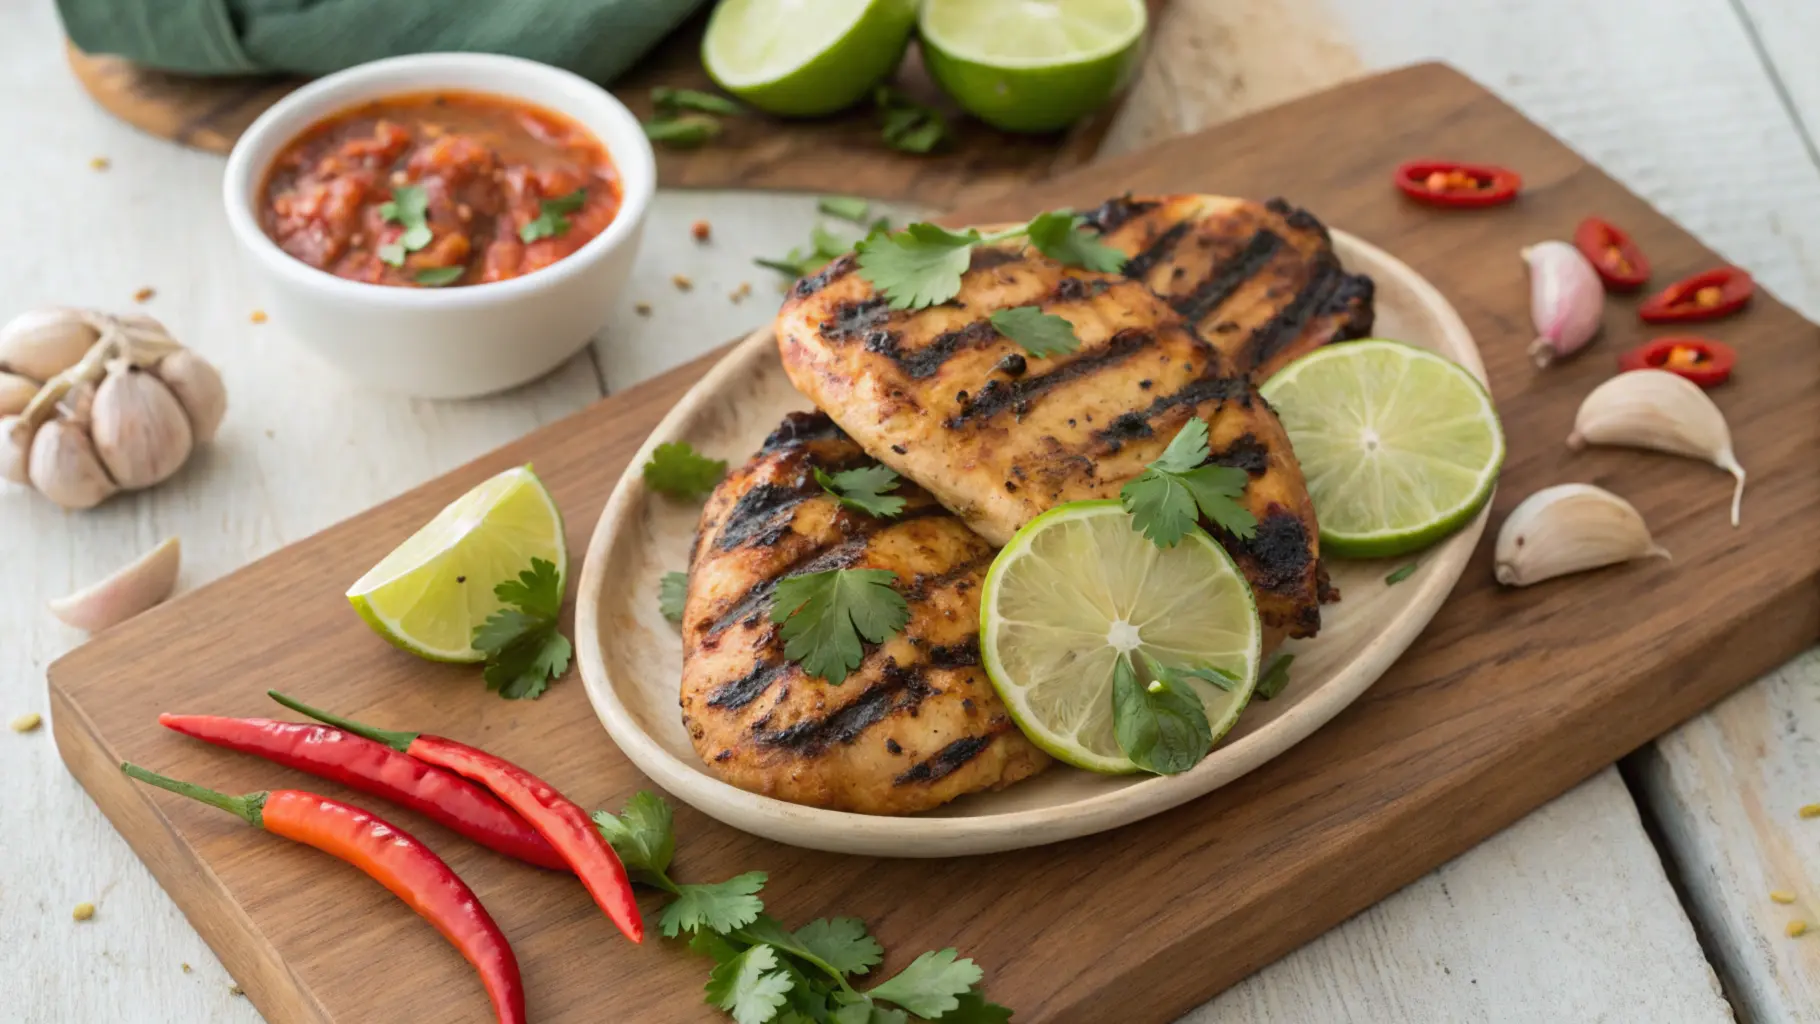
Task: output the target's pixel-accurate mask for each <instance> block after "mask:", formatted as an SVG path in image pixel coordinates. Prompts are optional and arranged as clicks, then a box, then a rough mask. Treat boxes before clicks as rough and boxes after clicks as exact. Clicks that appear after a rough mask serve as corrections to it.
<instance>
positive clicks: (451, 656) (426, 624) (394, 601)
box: [348, 466, 569, 661]
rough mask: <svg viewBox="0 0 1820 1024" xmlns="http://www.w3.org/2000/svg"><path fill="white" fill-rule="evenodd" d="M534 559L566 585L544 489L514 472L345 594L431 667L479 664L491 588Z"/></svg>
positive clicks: (556, 515) (493, 601)
mask: <svg viewBox="0 0 1820 1024" xmlns="http://www.w3.org/2000/svg"><path fill="white" fill-rule="evenodd" d="M533 558H541V559H543V560H544V561H547V562H550V563H552V564H554V565H555V566H556V573H557V576H558V577H559V578H566V577H567V574H568V569H569V552H568V547H567V545H566V543H565V542H564V540H563V535H562V513H561V512H559V511H557V508H556V502H555V501H553V500H551V498H550V492H549V491H547V490H545V489H544V486H543V481H541V480H539V479H537V474H535V473H533V472H531V467H529V466H520V467H519V468H517V469H508V470H506V471H505V472H504V473H501V474H499V475H498V476H496V477H493V478H492V479H491V480H488V481H486V482H485V483H482V484H481V485H480V486H478V487H476V488H474V489H473V490H471V491H469V492H468V493H466V494H464V495H462V496H461V497H459V498H457V499H456V500H455V503H454V504H453V505H450V506H449V507H448V508H445V509H443V510H442V511H441V512H438V513H437V514H436V518H434V519H432V520H430V521H429V523H428V524H427V525H425V526H424V528H423V529H421V530H418V531H417V532H416V533H414V534H412V535H411V537H410V539H408V540H406V541H405V542H404V543H403V544H400V545H398V547H397V548H396V549H395V550H394V551H393V552H392V553H391V554H389V555H387V556H385V558H384V559H382V560H381V561H380V563H379V564H378V565H375V566H374V567H373V568H372V570H371V571H369V572H368V573H367V574H366V575H365V576H362V577H361V578H360V581H359V582H357V583H355V584H354V585H353V586H352V587H350V588H348V601H349V602H350V603H352V604H353V605H354V610H355V611H357V612H359V613H360V617H361V618H363V619H365V620H366V621H367V625H369V626H372V627H373V630H374V632H376V633H378V634H379V635H380V636H382V637H385V638H386V639H387V640H388V641H390V642H391V643H393V644H394V645H396V646H398V647H402V648H404V649H405V650H407V651H410V652H411V653H412V654H416V655H418V656H420V657H424V658H429V659H431V660H434V661H483V660H485V658H486V655H484V654H483V653H481V652H480V651H477V650H475V649H474V647H473V645H472V643H471V642H470V641H471V640H472V639H473V636H474V627H476V626H478V625H480V624H481V623H482V622H485V621H486V620H487V617H488V616H490V615H492V614H493V613H494V612H496V611H498V610H499V609H500V607H501V605H500V602H499V599H498V598H497V597H495V596H494V594H493V588H494V587H495V586H496V585H498V584H500V583H503V582H505V581H506V580H509V579H515V578H517V576H518V574H519V573H521V572H523V571H525V570H527V569H529V568H530V567H531V559H533Z"/></svg>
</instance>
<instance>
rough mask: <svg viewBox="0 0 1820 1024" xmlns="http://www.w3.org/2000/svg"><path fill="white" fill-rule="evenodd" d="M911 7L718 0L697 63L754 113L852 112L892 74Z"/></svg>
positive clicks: (830, 0) (881, 2) (902, 1)
mask: <svg viewBox="0 0 1820 1024" xmlns="http://www.w3.org/2000/svg"><path fill="white" fill-rule="evenodd" d="M915 24H916V0H721V3H720V5H719V6H718V7H716V8H714V15H713V17H711V18H709V19H708V31H707V34H706V35H705V36H703V38H702V41H701V60H702V63H703V64H704V65H706V66H707V69H708V74H709V75H710V76H712V77H713V79H714V81H716V82H718V83H719V84H720V87H721V88H723V89H725V90H727V91H728V92H730V93H732V94H733V95H735V96H738V97H739V98H740V99H742V100H745V101H746V102H747V103H750V104H752V105H753V106H755V107H757V108H758V109H760V110H764V111H769V112H770V113H773V114H782V115H784V116H786V117H815V116H818V115H821V114H832V113H834V112H835V111H837V110H841V109H844V108H846V107H850V106H852V105H853V104H855V103H857V102H859V101H860V100H861V99H864V98H865V97H866V96H868V95H870V94H871V92H872V87H873V86H875V85H877V84H878V83H879V82H880V81H882V80H884V78H885V77H886V76H888V75H890V74H891V72H893V71H895V70H896V69H897V65H898V62H899V61H901V60H902V59H903V57H904V48H905V47H906V46H907V45H909V42H910V30H911V28H912V27H913V26H914V25H915Z"/></svg>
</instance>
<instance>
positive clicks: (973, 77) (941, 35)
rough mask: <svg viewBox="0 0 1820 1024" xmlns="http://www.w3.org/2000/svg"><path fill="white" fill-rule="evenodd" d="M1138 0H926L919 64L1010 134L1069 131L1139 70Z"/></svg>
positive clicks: (975, 111)
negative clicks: (1070, 127) (1065, 129)
mask: <svg viewBox="0 0 1820 1024" xmlns="http://www.w3.org/2000/svg"><path fill="white" fill-rule="evenodd" d="M1145 19H1146V13H1145V9H1144V0H928V2H926V3H925V4H923V12H922V17H921V19H920V20H919V21H918V25H917V29H918V32H919V33H920V34H921V36H922V40H923V61H924V63H926V64H927V65H928V66H929V73H930V74H931V75H933V76H934V77H935V80H936V82H937V83H939V84H940V85H941V87H942V88H943V89H945V90H947V92H948V95H950V96H952V97H954V100H955V102H957V103H959V104H960V105H961V106H963V107H965V108H966V109H967V112H968V113H970V114H972V115H973V116H975V117H977V118H979V119H980V120H982V121H984V122H986V123H987V124H990V125H993V126H995V127H998V128H1003V129H1005V130H1006V131H1013V132H1051V131H1057V130H1059V129H1062V128H1066V127H1068V126H1069V125H1071V124H1073V123H1074V122H1076V121H1078V120H1080V119H1081V118H1082V117H1084V116H1086V115H1087V114H1090V113H1092V112H1093V111H1095V110H1097V109H1099V108H1100V107H1101V106H1103V105H1105V103H1106V101H1107V100H1109V99H1111V98H1112V96H1113V94H1114V93H1116V92H1118V91H1119V90H1120V89H1122V88H1124V86H1125V84H1126V83H1127V82H1129V81H1130V80H1131V77H1132V75H1134V74H1136V72H1137V67H1138V63H1139V60H1140V58H1141V57H1142V52H1141V51H1142V49H1143V46H1142V44H1143V40H1144V22H1145Z"/></svg>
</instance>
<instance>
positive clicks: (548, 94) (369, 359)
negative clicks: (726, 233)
mask: <svg viewBox="0 0 1820 1024" xmlns="http://www.w3.org/2000/svg"><path fill="white" fill-rule="evenodd" d="M435 89H461V90H468V91H472V92H483V93H493V94H496V95H502V96H510V97H515V98H518V99H523V100H525V101H527V102H530V103H533V104H536V105H537V106H540V107H544V108H547V109H549V110H553V111H556V112H557V113H559V114H564V115H567V116H568V117H570V118H572V119H574V120H575V121H576V122H577V123H578V124H580V125H581V126H582V127H584V128H586V129H588V130H589V131H590V132H592V133H594V135H595V137H596V138H598V139H600V141H601V143H602V144H603V145H604V146H605V147H606V149H607V153H608V155H609V156H610V157H611V158H612V160H613V164H614V166H615V167H617V168H618V170H619V176H620V181H621V184H622V187H623V189H624V196H623V203H622V205H621V207H620V211H619V215H618V216H617V217H615V218H614V220H613V222H612V223H611V224H610V225H608V226H607V229H606V230H605V231H603V232H601V233H600V234H599V235H598V236H596V237H594V238H593V239H591V240H589V242H588V243H587V244H586V245H584V246H582V247H581V248H580V249H579V250H577V251H576V252H574V253H572V254H571V255H569V256H568V257H567V258H565V259H562V260H559V261H557V262H556V263H554V264H551V265H550V266H548V267H545V268H543V269H542V270H538V271H535V272H533V273H530V274H526V275H524V276H523V277H518V278H513V279H511V280H508V281H498V282H493V283H489V284H477V285H465V286H462V287H457V288H443V289H432V288H397V287H389V286H385V285H375V284H366V283H363V282H359V281H348V280H344V279H342V278H339V277H336V276H335V275H333V274H330V273H328V272H327V271H323V270H318V269H316V268H315V267H312V266H310V265H309V264H307V263H304V262H303V261H302V260H299V259H297V258H295V257H293V256H291V255H290V254H288V253H286V252H284V251H283V250H282V249H280V248H278V246H277V244H276V243H274V242H273V241H272V240H271V239H270V238H269V237H267V236H266V234H265V232H264V231H263V230H262V229H261V228H260V226H259V200H260V196H259V189H260V187H261V185H262V184H263V183H264V180H265V176H266V172H267V170H268V169H269V168H270V166H271V163H272V161H273V159H274V158H276V157H277V155H278V153H279V151H281V150H282V149H283V148H284V147H285V146H286V145H287V144H288V143H290V141H291V140H292V139H294V138H296V137H297V135H298V134H299V133H301V132H303V131H304V129H306V128H308V127H310V126H311V125H313V124H315V123H316V122H318V121H320V120H322V119H323V118H326V117H328V116H330V115H332V114H335V113H338V112H340V111H343V110H346V109H348V108H349V107H353V106H356V105H358V104H361V103H364V102H367V101H369V100H374V99H379V98H382V97H385V96H393V95H397V94H400V93H411V92H426V91H431V90H435ZM656 183H657V169H656V161H655V159H654V158H653V156H652V153H651V143H650V141H649V140H647V139H646V138H645V134H644V130H643V129H642V128H641V127H640V126H639V123H638V119H637V118H635V117H633V116H632V113H631V111H629V110H627V109H626V108H625V106H624V105H623V104H621V103H620V102H619V101H618V100H616V99H614V98H613V96H612V95H611V94H609V93H608V92H607V91H606V90H605V89H602V88H601V87H600V86H597V85H595V84H594V83H592V82H589V81H588V80H587V79H584V78H582V77H581V76H579V75H575V74H571V73H569V72H567V71H563V70H561V69H560V68H554V67H550V66H549V65H547V64H539V63H537V62H536V61H530V60H522V59H520V58H517V57H501V56H496V55H492V54H479V53H431V54H419V55H412V56H406V57H391V58H388V59H386V60H377V61H373V62H372V63H370V64H362V65H360V66H358V67H353V68H349V69H347V70H346V71H340V72H337V73H335V74H332V75H329V76H327V77H325V78H321V79H318V80H316V81H315V82H312V83H310V84H309V85H306V86H304V87H303V88H301V89H298V90H297V91H296V92H293V93H291V94H290V95H289V96H286V97H285V98H284V99H282V100H280V101H279V102H278V103H277V104H275V105H273V107H272V108H271V109H270V110H267V111H266V112H265V113H264V114H262V115H260V117H259V120H257V121H254V122H253V124H252V127H250V128H248V129H247V130H246V133H245V134H244V135H242V136H241V137H240V141H239V142H238V143H236V144H235V145H234V151H233V153H232V154H231V155H229V157H228V164H227V176H226V179H225V181H224V182H223V186H222V199H223V201H224V202H225V203H226V205H227V217H228V224H229V225H230V227H231V228H232V230H233V233H234V237H235V239H236V240H237V241H238V242H239V243H240V245H241V246H242V247H243V248H244V249H245V250H246V251H247V253H248V255H249V256H251V258H252V263H253V265H254V266H255V267H257V268H258V271H259V273H260V274H261V275H262V276H263V278H264V282H265V286H266V292H267V293H268V294H269V295H270V296H271V312H272V319H273V322H274V324H276V325H278V326H280V327H281V328H283V329H284V330H285V331H286V332H287V333H289V334H290V335H291V336H293V337H295V338H297V339H298V340H300V341H302V342H303V343H304V344H305V345H307V346H308V347H309V348H310V349H312V350H313V351H315V352H316V353H317V354H318V355H320V356H321V357H322V358H323V359H325V360H327V361H328V362H329V363H331V364H333V365H335V366H336V367H338V368H340V369H341V370H342V371H343V372H345V373H347V374H348V375H349V376H351V377H353V378H354V379H356V380H357V381H359V382H361V383H363V384H367V385H371V386H373V387H378V388H383V389H385V390H388V391H397V392H403V393H405V394H411V395H418V396H422V397H426V398H458V397H465V396H469V395H480V394H486V393H488V392H493V391H501V390H504V389H506V388H509V387H513V386H515V385H518V384H523V383H524V382H526V381H529V380H532V379H534V378H536V377H539V376H541V375H543V374H545V373H548V372H549V371H551V370H553V369H555V368H556V367H557V366H559V365H561V364H562V363H563V361H565V360H567V359H568V358H569V357H570V356H572V355H574V354H575V353H576V352H577V351H580V349H581V348H582V347H583V346H585V345H586V344H587V343H588V341H589V339H590V338H591V337H593V335H594V334H595V333H596V332H597V331H599V330H600V328H601V327H603V326H604V325H605V324H606V322H607V319H608V317H609V316H610V315H611V314H612V312H613V307H614V304H615V303H616V302H617V300H618V298H619V294H620V292H621V290H622V289H623V288H624V287H625V283H626V278H627V276H628V275H629V274H630V273H631V270H632V261H633V258H634V257H635V255H636V254H637V251H638V241H639V235H640V233H641V232H642V231H643V229H644V220H645V213H646V211H647V210H648V209H649V207H650V205H651V194H652V192H653V190H654V189H655V188H656Z"/></svg>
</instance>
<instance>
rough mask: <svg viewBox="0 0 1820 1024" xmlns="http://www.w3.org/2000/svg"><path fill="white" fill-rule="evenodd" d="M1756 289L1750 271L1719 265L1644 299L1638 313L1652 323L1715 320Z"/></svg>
mask: <svg viewBox="0 0 1820 1024" xmlns="http://www.w3.org/2000/svg"><path fill="white" fill-rule="evenodd" d="M1756 290H1757V285H1756V282H1754V281H1752V280H1751V277H1750V274H1748V273H1746V272H1745V271H1743V270H1739V269H1738V268H1737V267H1720V268H1719V269H1717V270H1707V271H1703V272H1701V273H1698V274H1695V275H1694V276H1692V277H1684V278H1682V279H1681V280H1679V281H1676V282H1675V283H1674V284H1671V285H1669V286H1668V287H1667V288H1664V289H1662V290H1661V291H1659V292H1657V293H1656V294H1654V295H1652V296H1650V297H1649V298H1647V299H1644V300H1643V305H1641V306H1638V307H1637V313H1638V315H1640V316H1642V317H1643V319H1644V321H1645V322H1647V323H1652V324H1672V323H1688V322H1690V321H1694V320H1715V319H1718V318H1719V317H1722V316H1724V315H1725V314H1727V313H1735V312H1737V311H1738V310H1740V309H1743V308H1744V304H1745V303H1747V302H1749V301H1750V297H1751V295H1752V294H1753V293H1755V292H1756Z"/></svg>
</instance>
